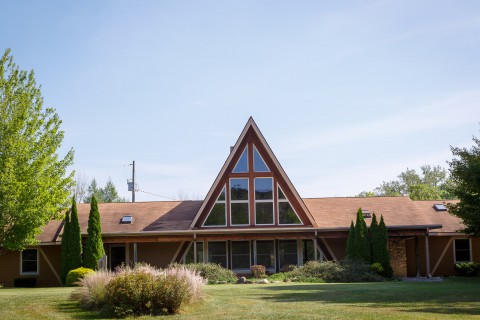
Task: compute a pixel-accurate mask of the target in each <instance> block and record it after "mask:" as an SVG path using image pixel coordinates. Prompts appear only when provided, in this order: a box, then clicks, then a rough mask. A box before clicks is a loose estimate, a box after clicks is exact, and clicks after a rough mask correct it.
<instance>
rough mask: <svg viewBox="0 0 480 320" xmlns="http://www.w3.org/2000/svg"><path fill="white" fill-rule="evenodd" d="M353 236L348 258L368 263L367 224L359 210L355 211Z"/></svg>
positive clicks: (368, 240) (368, 242)
mask: <svg viewBox="0 0 480 320" xmlns="http://www.w3.org/2000/svg"><path fill="white" fill-rule="evenodd" d="M350 227H351V225H350ZM354 235H355V238H354V241H353V248H354V250H353V255H351V256H349V258H352V259H355V260H361V261H364V262H366V263H370V239H369V235H368V228H367V224H366V223H365V219H364V218H363V212H362V209H361V208H358V211H357V220H356V221H355V233H354Z"/></svg>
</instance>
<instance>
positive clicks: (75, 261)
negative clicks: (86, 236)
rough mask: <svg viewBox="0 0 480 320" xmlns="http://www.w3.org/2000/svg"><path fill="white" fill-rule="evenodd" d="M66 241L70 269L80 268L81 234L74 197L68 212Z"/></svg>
mask: <svg viewBox="0 0 480 320" xmlns="http://www.w3.org/2000/svg"><path fill="white" fill-rule="evenodd" d="M69 229H70V230H69V233H70V235H69V236H68V242H69V258H70V268H71V269H70V270H73V269H77V268H80V267H81V266H82V235H81V231H80V223H79V222H78V211H77V203H76V200H75V197H74V198H73V199H72V212H71V214H70V227H69Z"/></svg>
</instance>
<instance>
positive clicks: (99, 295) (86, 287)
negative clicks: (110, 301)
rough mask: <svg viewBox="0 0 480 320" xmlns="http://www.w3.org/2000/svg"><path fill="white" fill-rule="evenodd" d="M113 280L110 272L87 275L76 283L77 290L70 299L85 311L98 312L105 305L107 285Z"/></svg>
mask: <svg viewBox="0 0 480 320" xmlns="http://www.w3.org/2000/svg"><path fill="white" fill-rule="evenodd" d="M112 278H113V273H112V272H110V271H97V272H94V273H87V274H86V275H85V276H84V277H83V278H82V279H80V280H79V281H78V288H77V289H75V290H74V291H73V292H72V295H71V296H70V297H71V299H73V300H75V301H77V302H79V303H80V306H81V307H82V308H84V309H87V310H100V309H101V308H102V307H104V306H105V305H106V303H107V300H106V293H107V289H106V287H107V284H108V283H109V282H110V280H111V279H112Z"/></svg>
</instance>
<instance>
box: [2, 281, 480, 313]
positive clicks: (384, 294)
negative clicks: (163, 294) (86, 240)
mask: <svg viewBox="0 0 480 320" xmlns="http://www.w3.org/2000/svg"><path fill="white" fill-rule="evenodd" d="M71 291H72V288H45V289H0V310H1V313H0V314H1V318H2V319H25V318H34V319H97V318H98V314H96V313H94V312H85V311H82V310H81V309H79V308H78V307H77V306H76V305H75V304H74V303H73V302H71V301H69V299H68V297H69V295H70V292H71ZM205 292H206V298H205V300H204V301H203V302H202V303H198V304H196V305H193V306H190V307H188V308H185V309H184V310H183V311H182V313H181V314H180V315H176V316H169V317H164V318H166V319H205V320H207V319H208V320H213V319H352V318H355V319H375V320H377V319H480V278H469V279H462V278H451V279H446V280H445V281H444V282H441V283H407V282H377V283H360V284H333V283H325V284H310V283H304V284H299V283H275V284H269V285H260V284H250V285H234V284H229V285H210V286H207V287H206V289H205ZM137 319H138V318H137ZM140 319H150V317H141V318H140Z"/></svg>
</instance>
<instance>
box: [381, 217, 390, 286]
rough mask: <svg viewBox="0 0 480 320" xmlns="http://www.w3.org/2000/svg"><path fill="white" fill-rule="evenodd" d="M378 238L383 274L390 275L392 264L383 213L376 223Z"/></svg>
mask: <svg viewBox="0 0 480 320" xmlns="http://www.w3.org/2000/svg"><path fill="white" fill-rule="evenodd" d="M378 235H379V236H378V238H379V258H378V259H379V260H380V261H378V262H380V263H381V264H382V267H383V275H384V276H385V277H391V276H392V275H393V270H392V266H391V264H390V253H389V251H388V231H387V227H386V226H385V221H383V215H382V216H380V223H379V224H378Z"/></svg>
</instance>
